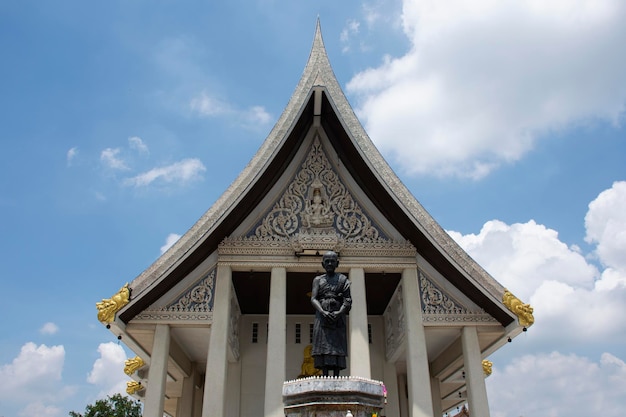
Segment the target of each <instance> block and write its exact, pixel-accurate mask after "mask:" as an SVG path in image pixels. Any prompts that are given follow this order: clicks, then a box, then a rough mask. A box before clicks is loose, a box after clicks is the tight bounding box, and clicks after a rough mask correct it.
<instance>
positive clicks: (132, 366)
mask: <svg viewBox="0 0 626 417" xmlns="http://www.w3.org/2000/svg"><path fill="white" fill-rule="evenodd" d="M145 364H146V363H145V362H144V361H143V359H141V358H140V357H139V356H135V357H134V358H132V359H127V360H126V362H124V373H125V374H126V375H129V376H130V375H132V374H133V373H134V372H135V371H136V370H137V369H139V368H141V367H142V366H144V365H145Z"/></svg>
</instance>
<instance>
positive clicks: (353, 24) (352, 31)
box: [339, 19, 361, 52]
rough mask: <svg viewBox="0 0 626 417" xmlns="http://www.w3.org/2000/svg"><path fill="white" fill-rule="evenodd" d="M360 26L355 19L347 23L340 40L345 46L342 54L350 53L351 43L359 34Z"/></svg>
mask: <svg viewBox="0 0 626 417" xmlns="http://www.w3.org/2000/svg"><path fill="white" fill-rule="evenodd" d="M360 26H361V24H360V23H359V22H358V21H357V20H354V19H350V20H348V21H347V22H346V25H345V26H344V28H343V30H342V31H341V34H340V35H339V40H340V41H341V44H342V45H343V48H342V49H341V50H342V52H348V51H349V50H350V41H351V39H352V37H353V36H354V35H357V34H358V33H359V27H360Z"/></svg>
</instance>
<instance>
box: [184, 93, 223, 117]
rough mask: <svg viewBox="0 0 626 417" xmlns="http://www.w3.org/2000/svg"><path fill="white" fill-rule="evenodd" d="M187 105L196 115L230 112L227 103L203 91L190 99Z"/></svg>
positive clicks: (209, 115)
mask: <svg viewBox="0 0 626 417" xmlns="http://www.w3.org/2000/svg"><path fill="white" fill-rule="evenodd" d="M189 107H190V108H191V110H192V111H193V112H195V113H197V114H198V115H200V116H207V117H211V116H220V115H223V114H227V113H230V112H232V110H231V108H230V106H229V105H228V104H226V103H224V102H222V101H221V100H218V99H216V98H214V97H211V96H209V95H208V94H207V93H206V92H204V91H203V92H202V93H200V94H199V95H198V96H196V97H194V98H192V99H191V101H190V102H189Z"/></svg>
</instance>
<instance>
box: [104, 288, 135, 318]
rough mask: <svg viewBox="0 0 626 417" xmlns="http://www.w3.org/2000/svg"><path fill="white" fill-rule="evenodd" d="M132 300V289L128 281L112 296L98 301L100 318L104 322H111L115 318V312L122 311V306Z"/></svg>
mask: <svg viewBox="0 0 626 417" xmlns="http://www.w3.org/2000/svg"><path fill="white" fill-rule="evenodd" d="M129 300H130V289H129V288H128V283H126V284H124V286H123V287H122V288H120V290H119V291H118V292H117V294H115V295H114V296H113V297H111V298H103V299H102V301H100V302H99V303H96V308H97V309H98V320H100V321H101V322H102V323H111V322H112V321H113V320H115V313H117V312H118V311H120V310H121V309H122V307H124V306H125V305H126V304H128V301H129Z"/></svg>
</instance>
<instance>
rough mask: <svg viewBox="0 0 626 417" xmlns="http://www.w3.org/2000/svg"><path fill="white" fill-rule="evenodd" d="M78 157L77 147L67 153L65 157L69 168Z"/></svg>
mask: <svg viewBox="0 0 626 417" xmlns="http://www.w3.org/2000/svg"><path fill="white" fill-rule="evenodd" d="M76 156H78V148H77V147H73V148H71V149H70V150H69V151H67V154H66V156H65V160H66V161H67V165H68V166H71V165H72V162H73V161H74V158H76Z"/></svg>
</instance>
